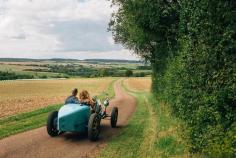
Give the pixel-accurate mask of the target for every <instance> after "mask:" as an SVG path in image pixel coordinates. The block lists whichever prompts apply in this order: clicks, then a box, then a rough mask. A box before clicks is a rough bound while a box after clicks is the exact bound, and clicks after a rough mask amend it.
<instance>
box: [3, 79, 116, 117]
mask: <svg viewBox="0 0 236 158" xmlns="http://www.w3.org/2000/svg"><path fill="white" fill-rule="evenodd" d="M115 79H116V78H96V79H92V78H79V79H66V80H33V81H29V80H22V81H1V82H0V109H1V111H0V118H2V117H7V116H11V115H15V114H19V113H23V112H29V111H33V110H36V109H39V108H44V107H47V106H48V105H54V104H59V103H63V101H64V100H65V98H66V97H67V96H69V95H70V94H71V90H72V89H73V88H78V90H79V91H80V90H83V89H87V90H88V91H89V92H90V93H91V95H98V94H100V93H101V92H103V91H104V90H107V89H108V87H109V85H110V84H111V83H112V81H114V80H115Z"/></svg>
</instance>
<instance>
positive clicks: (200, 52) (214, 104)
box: [110, 0, 236, 157]
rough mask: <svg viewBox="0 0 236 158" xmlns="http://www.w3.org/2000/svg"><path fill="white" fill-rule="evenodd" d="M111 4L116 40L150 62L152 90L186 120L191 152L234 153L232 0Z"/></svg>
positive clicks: (119, 0)
mask: <svg viewBox="0 0 236 158" xmlns="http://www.w3.org/2000/svg"><path fill="white" fill-rule="evenodd" d="M113 4H114V5H117V6H118V8H119V9H118V11H117V12H116V13H115V14H114V15H113V17H112V19H111V23H110V30H111V31H112V32H113V35H114V38H115V40H116V41H117V42H120V43H123V45H124V46H126V47H127V48H129V49H132V50H134V52H135V53H136V54H138V55H140V56H141V57H142V58H143V59H145V60H147V61H150V62H151V64H152V67H153V76H152V80H153V85H152V90H153V93H154V94H156V96H157V97H158V98H159V99H163V100H164V101H166V102H167V103H169V105H170V106H171V107H172V110H173V114H174V115H175V116H177V117H179V118H181V119H182V120H184V122H185V123H186V125H187V129H186V130H185V134H186V138H187V141H188V142H189V144H190V151H191V152H200V153H202V154H205V155H207V156H208V157H234V156H236V155H235V154H234V153H236V149H235V148H236V1H235V0H182V1H178V0H113Z"/></svg>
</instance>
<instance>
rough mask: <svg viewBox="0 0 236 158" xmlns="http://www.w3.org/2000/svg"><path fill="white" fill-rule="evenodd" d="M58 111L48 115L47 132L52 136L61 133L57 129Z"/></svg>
mask: <svg viewBox="0 0 236 158" xmlns="http://www.w3.org/2000/svg"><path fill="white" fill-rule="evenodd" d="M57 119H58V111H53V112H51V113H50V114H49V115H48V121H47V132H48V134H49V135H50V136H51V137H55V136H57V135H59V131H58V130H57Z"/></svg>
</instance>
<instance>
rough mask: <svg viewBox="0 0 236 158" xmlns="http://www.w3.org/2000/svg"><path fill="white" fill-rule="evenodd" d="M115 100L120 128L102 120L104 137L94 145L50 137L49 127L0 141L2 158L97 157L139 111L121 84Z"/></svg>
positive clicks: (74, 137)
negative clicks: (109, 140) (135, 111)
mask: <svg viewBox="0 0 236 158" xmlns="http://www.w3.org/2000/svg"><path fill="white" fill-rule="evenodd" d="M114 90H115V94H116V95H115V98H114V99H112V100H111V102H110V103H111V104H110V105H111V106H110V107H109V109H108V111H109V112H110V109H111V108H112V106H117V107H118V108H119V118H118V124H117V125H118V127H117V128H111V127H110V121H109V120H102V124H101V135H100V139H99V141H97V142H90V141H89V140H88V138H87V137H86V136H83V135H81V134H78V133H66V134H63V135H60V136H58V137H55V138H51V137H50V136H48V134H47V132H46V128H45V127H41V128H38V129H34V130H31V131H28V132H24V133H20V134H17V135H14V136H11V137H7V138H4V139H2V140H0V158H78V157H95V155H96V153H97V152H98V151H99V150H100V149H101V148H102V147H104V146H105V144H106V142H107V140H108V139H109V138H111V137H112V136H114V135H115V134H117V133H118V132H119V130H120V129H121V128H122V127H123V126H125V125H126V124H127V122H128V119H129V118H130V117H131V115H132V113H133V112H134V110H135V106H136V100H135V98H134V97H132V96H130V95H128V94H127V93H125V92H124V91H123V90H122V88H121V80H118V81H116V82H115V84H114Z"/></svg>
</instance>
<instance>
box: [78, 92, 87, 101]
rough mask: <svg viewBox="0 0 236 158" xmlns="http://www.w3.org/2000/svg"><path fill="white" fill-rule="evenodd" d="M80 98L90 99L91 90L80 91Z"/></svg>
mask: <svg viewBox="0 0 236 158" xmlns="http://www.w3.org/2000/svg"><path fill="white" fill-rule="evenodd" d="M79 99H81V100H86V99H90V95H89V92H88V91H87V90H83V91H82V92H80V94H79Z"/></svg>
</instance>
